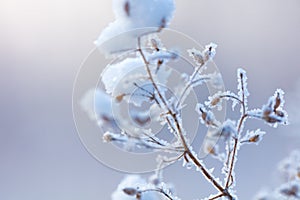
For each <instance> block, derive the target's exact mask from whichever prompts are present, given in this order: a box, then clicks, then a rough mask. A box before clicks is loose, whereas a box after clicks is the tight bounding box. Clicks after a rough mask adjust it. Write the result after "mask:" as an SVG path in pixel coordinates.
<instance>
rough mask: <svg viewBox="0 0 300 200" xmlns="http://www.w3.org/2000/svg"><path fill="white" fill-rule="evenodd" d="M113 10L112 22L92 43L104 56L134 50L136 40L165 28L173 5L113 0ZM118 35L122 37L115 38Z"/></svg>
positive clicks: (164, 0) (169, 2)
mask: <svg viewBox="0 0 300 200" xmlns="http://www.w3.org/2000/svg"><path fill="white" fill-rule="evenodd" d="M113 10H114V14H115V17H116V19H115V21H114V22H112V23H111V24H109V26H108V27H107V28H105V29H104V30H103V32H102V33H101V35H100V36H99V37H98V39H97V40H96V41H95V44H96V46H97V47H98V48H99V49H100V50H102V51H104V52H105V53H107V54H111V53H114V52H118V51H119V50H124V49H132V48H135V46H136V41H137V40H136V38H138V37H140V36H142V35H145V34H148V33H149V32H152V33H153V32H157V31H159V30H160V29H161V28H164V27H166V26H168V25H169V23H170V20H171V19H172V18H173V12H174V10H175V3H174V0H143V1H140V0H114V1H113ZM124 33H126V34H124ZM120 34H124V35H122V36H120V37H117V38H116V36H119V35H120ZM112 38H114V39H112Z"/></svg>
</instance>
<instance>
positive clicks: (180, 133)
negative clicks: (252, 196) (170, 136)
mask: <svg viewBox="0 0 300 200" xmlns="http://www.w3.org/2000/svg"><path fill="white" fill-rule="evenodd" d="M138 52H140V54H141V56H142V59H143V61H144V64H145V67H146V71H147V73H148V76H149V79H150V81H151V83H152V85H153V87H154V89H155V90H156V92H157V94H158V97H159V98H160V100H161V101H162V103H163V104H164V106H165V107H166V109H167V110H168V114H169V116H170V117H172V118H173V120H174V123H175V126H176V129H177V133H178V136H179V138H180V140H181V143H182V145H183V147H184V149H185V154H187V155H188V156H189V157H190V158H191V160H192V161H193V163H194V164H195V165H196V166H197V167H198V168H199V169H200V170H201V172H202V174H203V175H204V176H205V177H206V178H207V179H208V180H209V182H210V183H212V185H213V186H214V187H215V188H216V189H217V190H219V191H220V192H221V193H222V194H223V196H227V197H229V199H232V196H231V195H230V194H229V193H228V191H227V190H226V188H225V189H224V188H223V187H222V186H221V185H220V184H219V183H218V182H217V181H216V180H215V178H214V177H213V176H212V175H211V174H210V172H209V171H208V170H207V169H206V168H205V167H204V166H203V165H202V164H201V162H200V161H199V160H198V158H197V157H196V156H195V155H194V154H193V153H192V151H191V150H190V148H189V145H188V143H187V142H186V140H185V137H184V133H183V129H182V127H181V126H180V123H179V120H178V117H177V114H176V113H174V112H173V111H172V110H171V109H170V108H169V106H168V104H167V101H166V100H165V98H164V97H163V95H162V94H161V93H160V90H159V88H158V86H157V84H156V83H155V81H154V79H153V76H152V73H151V70H150V67H149V62H148V61H147V59H146V56H145V54H144V52H143V50H142V48H141V40H140V38H138ZM202 66H203V65H201V66H199V67H198V68H197V69H196V70H195V71H194V73H193V74H192V76H191V79H190V82H189V84H188V85H186V87H185V90H184V93H183V94H182V95H181V98H180V100H179V101H178V103H177V106H178V105H179V104H180V102H181V100H182V98H183V96H184V95H185V93H186V91H187V89H188V88H189V87H190V83H191V82H192V81H191V80H193V79H194V78H195V76H196V74H197V73H198V72H199V70H200V68H201V67H202ZM177 106H176V107H175V108H177ZM167 119H168V118H167ZM168 121H169V120H168ZM171 127H172V126H171Z"/></svg>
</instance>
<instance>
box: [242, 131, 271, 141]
mask: <svg viewBox="0 0 300 200" xmlns="http://www.w3.org/2000/svg"><path fill="white" fill-rule="evenodd" d="M265 134H266V132H264V131H261V130H260V129H257V130H256V131H250V132H249V131H247V133H246V135H245V137H244V138H243V139H242V141H241V143H248V144H259V142H260V141H261V140H262V139H263V136H264V135H265Z"/></svg>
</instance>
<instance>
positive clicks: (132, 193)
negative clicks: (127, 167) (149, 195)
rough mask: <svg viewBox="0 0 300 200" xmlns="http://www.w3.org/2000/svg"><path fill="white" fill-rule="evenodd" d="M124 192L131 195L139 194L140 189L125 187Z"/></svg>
mask: <svg viewBox="0 0 300 200" xmlns="http://www.w3.org/2000/svg"><path fill="white" fill-rule="evenodd" d="M123 192H124V193H125V194H127V195H129V196H133V195H137V193H138V191H137V190H136V189H135V188H124V189H123Z"/></svg>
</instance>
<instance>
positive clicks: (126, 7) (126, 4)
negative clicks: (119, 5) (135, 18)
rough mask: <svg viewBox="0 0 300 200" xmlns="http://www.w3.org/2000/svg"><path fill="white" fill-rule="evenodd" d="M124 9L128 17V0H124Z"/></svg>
mask: <svg viewBox="0 0 300 200" xmlns="http://www.w3.org/2000/svg"><path fill="white" fill-rule="evenodd" d="M124 10H125V12H126V15H127V16H128V17H129V16H130V4H129V1H126V3H125V5H124Z"/></svg>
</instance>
